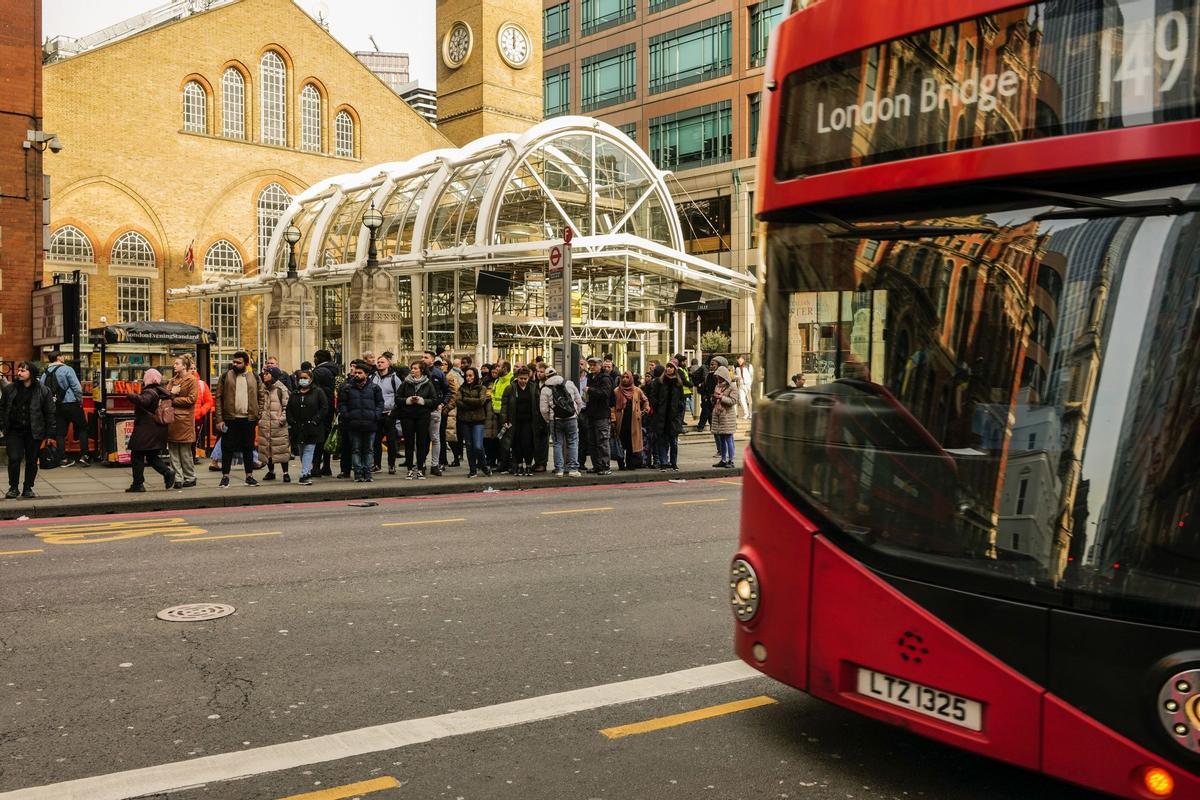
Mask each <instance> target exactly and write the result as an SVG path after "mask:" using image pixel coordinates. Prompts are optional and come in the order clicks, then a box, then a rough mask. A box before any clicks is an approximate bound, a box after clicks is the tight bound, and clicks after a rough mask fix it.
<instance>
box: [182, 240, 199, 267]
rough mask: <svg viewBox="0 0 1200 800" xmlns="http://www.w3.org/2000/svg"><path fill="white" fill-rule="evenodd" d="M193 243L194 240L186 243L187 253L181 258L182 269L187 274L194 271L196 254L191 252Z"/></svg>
mask: <svg viewBox="0 0 1200 800" xmlns="http://www.w3.org/2000/svg"><path fill="white" fill-rule="evenodd" d="M195 243H196V240H195V239H193V240H192V241H191V242H189V243H188V249H187V253H185V254H184V256H183V268H184V269H185V270H186V271H188V272H195V271H196V254H195V253H193V252H192V245H194V244H195Z"/></svg>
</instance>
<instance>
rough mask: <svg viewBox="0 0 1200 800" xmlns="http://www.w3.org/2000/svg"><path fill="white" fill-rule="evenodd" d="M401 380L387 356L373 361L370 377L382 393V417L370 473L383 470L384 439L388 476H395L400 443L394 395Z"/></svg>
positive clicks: (376, 435)
mask: <svg viewBox="0 0 1200 800" xmlns="http://www.w3.org/2000/svg"><path fill="white" fill-rule="evenodd" d="M402 380H403V379H402V378H401V377H400V376H399V375H397V374H396V371H395V370H394V369H392V359H391V358H389V357H388V354H384V355H381V356H380V357H379V358H377V359H375V374H374V375H372V376H371V382H372V383H374V384H375V385H376V386H378V387H379V390H380V391H381V392H383V417H382V418H380V420H379V428H378V429H377V430H376V431H375V444H374V446H373V452H372V457H373V459H374V464H373V465H372V467H371V471H372V472H380V471H382V470H383V442H384V440H385V439H386V440H387V457H388V466H387V471H388V475H395V474H396V456H397V455H398V454H399V452H400V447H399V444H400V443H399V442H397V441H396V395H397V394H399V393H400V383H401V381H402Z"/></svg>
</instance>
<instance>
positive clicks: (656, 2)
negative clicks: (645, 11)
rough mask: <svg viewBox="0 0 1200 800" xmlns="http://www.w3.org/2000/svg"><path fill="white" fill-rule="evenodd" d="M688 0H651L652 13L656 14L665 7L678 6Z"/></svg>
mask: <svg viewBox="0 0 1200 800" xmlns="http://www.w3.org/2000/svg"><path fill="white" fill-rule="evenodd" d="M687 1H688V0H650V13H651V14H654V13H657V12H659V11H662V10H663V9H667V8H670V7H671V6H677V5H679V4H680V3H686V2H687Z"/></svg>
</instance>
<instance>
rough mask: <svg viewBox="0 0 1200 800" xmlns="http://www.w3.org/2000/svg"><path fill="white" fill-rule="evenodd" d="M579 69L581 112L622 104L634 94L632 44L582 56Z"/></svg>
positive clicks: (634, 54)
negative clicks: (588, 56)
mask: <svg viewBox="0 0 1200 800" xmlns="http://www.w3.org/2000/svg"><path fill="white" fill-rule="evenodd" d="M580 71H581V78H580V93H581V97H580V104H581V106H582V108H583V110H584V111H591V110H592V109H595V108H603V107H604V106H611V105H615V104H616V103H624V102H626V101H627V100H632V99H633V98H634V97H636V96H637V46H636V45H633V44H628V45H625V46H624V47H618V48H617V49H615V50H609V51H608V52H606V53H601V54H600V55H598V56H592V57H591V58H585V59H584V60H583V63H582V65H581V70H580Z"/></svg>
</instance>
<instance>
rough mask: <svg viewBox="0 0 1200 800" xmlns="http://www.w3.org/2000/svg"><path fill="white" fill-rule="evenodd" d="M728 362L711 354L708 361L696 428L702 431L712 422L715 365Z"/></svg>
mask: <svg viewBox="0 0 1200 800" xmlns="http://www.w3.org/2000/svg"><path fill="white" fill-rule="evenodd" d="M728 365H729V362H728V361H726V360H725V359H724V358H722V357H721V356H713V357H712V360H711V361H709V362H708V374H707V375H706V376H705V377H704V384H703V388H701V390H700V422H699V424H697V425H696V430H698V431H703V430H704V426H705V425H707V424H708V423H710V422H712V413H713V392H715V391H716V390H717V367H724V366H728Z"/></svg>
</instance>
